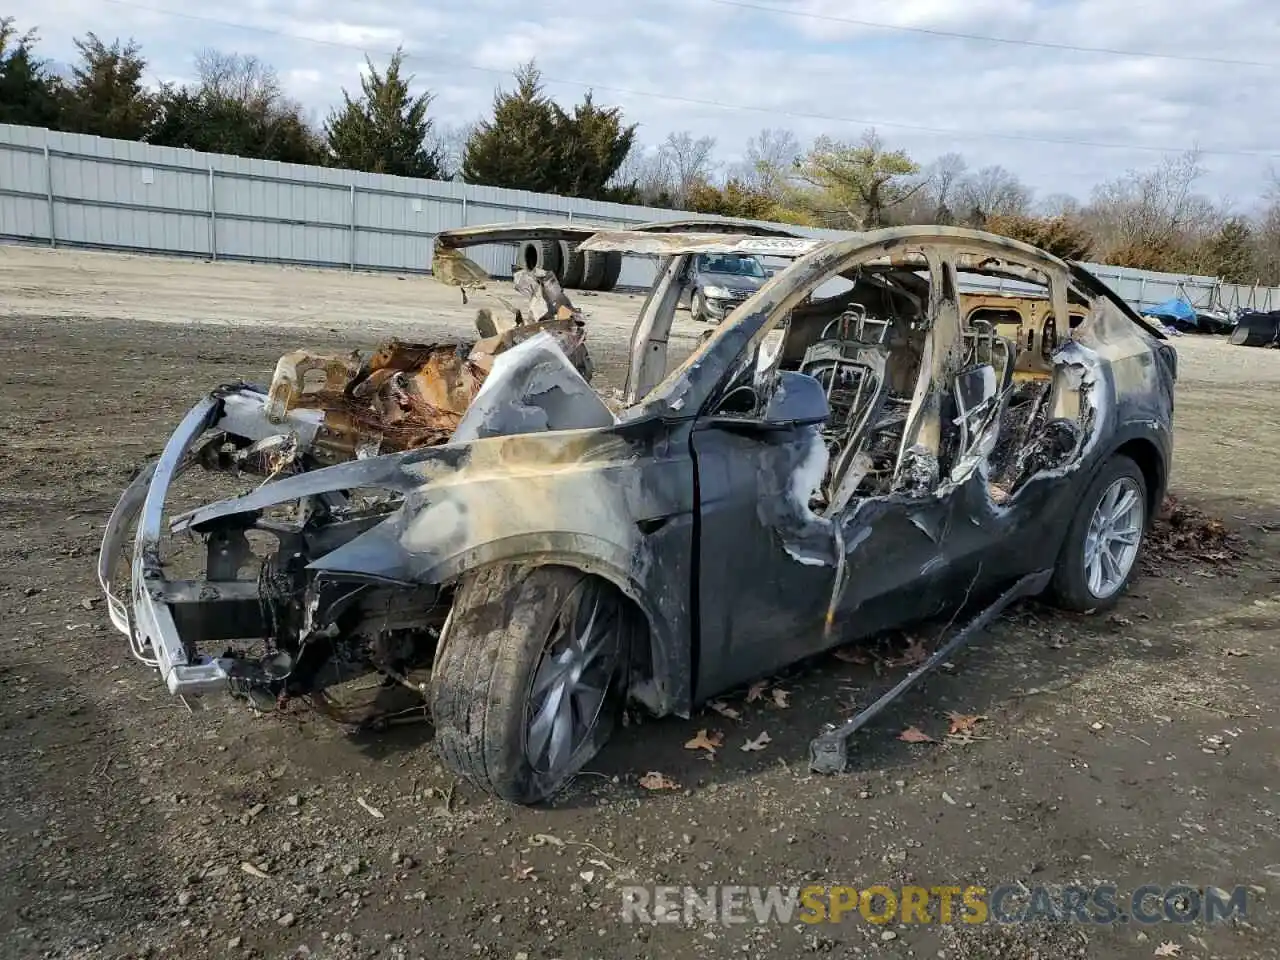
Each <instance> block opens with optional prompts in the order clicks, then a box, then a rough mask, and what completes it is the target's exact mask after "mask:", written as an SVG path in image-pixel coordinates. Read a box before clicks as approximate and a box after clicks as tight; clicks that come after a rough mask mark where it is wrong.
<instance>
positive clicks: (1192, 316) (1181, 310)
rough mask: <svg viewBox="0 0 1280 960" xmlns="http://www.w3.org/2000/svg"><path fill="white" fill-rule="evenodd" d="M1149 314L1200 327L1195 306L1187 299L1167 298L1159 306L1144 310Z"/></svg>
mask: <svg viewBox="0 0 1280 960" xmlns="http://www.w3.org/2000/svg"><path fill="white" fill-rule="evenodd" d="M1142 312H1143V313H1145V314H1146V315H1147V316H1150V317H1159V318H1160V319H1162V320H1172V321H1173V322H1174V323H1175V324H1177V323H1179V322H1181V323H1186V324H1190V325H1191V326H1192V327H1198V326H1199V325H1200V324H1199V321H1198V319H1197V318H1196V311H1195V307H1193V306H1191V304H1189V303H1187V301H1185V300H1180V299H1178V298H1176V297H1175V298H1174V299H1172V300H1166V301H1165V302H1164V303H1162V304H1160V305H1159V306H1155V307H1151V308H1150V309H1149V310H1143V311H1142Z"/></svg>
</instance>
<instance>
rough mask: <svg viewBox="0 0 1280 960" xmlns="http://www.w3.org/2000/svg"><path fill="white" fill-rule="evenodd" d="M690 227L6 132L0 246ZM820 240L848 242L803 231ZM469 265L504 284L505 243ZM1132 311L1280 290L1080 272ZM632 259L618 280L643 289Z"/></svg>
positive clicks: (283, 250)
mask: <svg viewBox="0 0 1280 960" xmlns="http://www.w3.org/2000/svg"><path fill="white" fill-rule="evenodd" d="M685 216H688V214H686V213H683V212H680V211H674V210H659V209H652V208H648V207H635V206H627V205H624V204H617V203H602V202H599V201H593V200H573V199H568V198H565V197H555V196H548V195H545V194H536V193H528V192H525V191H523V190H505V189H501V188H497V187H482V186H475V185H472V184H463V183H450V182H440V181H434V180H415V179H411V178H408V177H391V176H384V175H381V174H369V173H358V172H356V171H351V170H332V169H328V168H324V167H309V166H303V165H300V164H288V163H277V162H274V161H268V160H249V159H245V158H243V157H233V156H227V155H223V154H211V153H198V152H196V151H194V150H181V149H177V148H173V147H157V146H153V145H151V144H143V143H133V142H130V141H126V140H108V139H104V138H101V137H90V136H84V135H81V134H71V133H59V132H55V131H49V130H44V129H42V128H37V127H21V126H13V125H8V124H0V238H3V239H8V240H20V241H27V242H38V243H47V244H49V245H50V246H55V247H56V246H69V247H93V248H99V249H108V250H122V251H131V252H136V253H163V254H176V255H183V256H193V257H202V258H209V259H215V260H216V259H227V260H253V261H264V262H270V263H288V264H300V265H310V266H325V267H342V268H346V269H349V270H390V271H396V272H400V273H409V272H425V271H427V270H429V269H430V264H431V250H432V240H433V239H434V237H435V235H436V233H438V232H439V231H441V230H448V229H451V228H454V227H461V226H474V225H477V224H484V223H497V222H502V221H508V220H517V221H519V220H540V219H556V220H559V219H569V220H575V221H584V222H586V223H590V224H599V225H600V226H602V227H604V226H625V225H627V224H634V223H642V222H645V221H652V220H671V219H679V218H682V217H685ZM798 232H801V233H804V234H807V235H810V236H820V237H833V238H834V237H840V236H845V235H846V234H843V233H840V232H837V231H831V230H811V229H798ZM472 255H473V256H474V257H475V259H476V260H477V261H478V262H479V263H480V264H481V265H482V266H484V267H485V269H486V270H488V271H489V272H490V273H492V274H494V275H495V276H504V275H509V272H510V269H511V262H512V248H511V247H510V246H499V245H494V246H490V247H482V248H478V250H477V251H476V252H474V253H473V254H472ZM1086 266H1087V267H1089V269H1091V270H1092V271H1093V272H1094V273H1095V274H1096V275H1097V276H1098V277H1100V278H1101V279H1103V280H1104V281H1106V282H1107V283H1108V284H1110V285H1111V286H1112V287H1113V288H1114V289H1115V290H1116V291H1117V292H1118V293H1119V294H1120V295H1121V296H1122V297H1124V298H1125V299H1126V300H1128V301H1129V302H1130V303H1132V304H1134V305H1135V306H1138V307H1139V308H1140V309H1141V308H1142V307H1150V306H1153V305H1155V304H1157V303H1161V302H1163V301H1165V300H1168V299H1171V298H1173V297H1178V296H1181V297H1183V298H1184V299H1187V300H1188V301H1190V302H1191V303H1192V304H1193V305H1195V306H1196V307H1198V308H1201V309H1207V308H1213V307H1225V308H1231V307H1235V306H1241V307H1254V308H1257V309H1280V289H1276V288H1268V287H1257V286H1237V285H1232V284H1223V283H1219V282H1218V281H1217V280H1215V279H1214V278H1212V277H1190V276H1188V277H1183V276H1178V275H1175V274H1164V273H1149V272H1146V271H1141V270H1130V269H1126V268H1123V267H1111V266H1106V265H1102V264H1086ZM652 277H653V264H652V261H649V260H644V259H639V258H628V259H627V262H626V263H625V264H624V266H623V272H622V277H621V279H620V282H621V283H622V284H623V285H637V286H643V285H647V284H648V283H649V282H650V281H651V279H652Z"/></svg>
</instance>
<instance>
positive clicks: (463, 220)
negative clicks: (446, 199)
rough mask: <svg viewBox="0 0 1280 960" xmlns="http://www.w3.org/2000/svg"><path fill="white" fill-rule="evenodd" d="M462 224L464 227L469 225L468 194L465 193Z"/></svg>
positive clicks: (463, 196)
mask: <svg viewBox="0 0 1280 960" xmlns="http://www.w3.org/2000/svg"><path fill="white" fill-rule="evenodd" d="M462 225H463V226H464V227H465V226H466V225H467V195H466V194H465V193H464V194H463V195H462Z"/></svg>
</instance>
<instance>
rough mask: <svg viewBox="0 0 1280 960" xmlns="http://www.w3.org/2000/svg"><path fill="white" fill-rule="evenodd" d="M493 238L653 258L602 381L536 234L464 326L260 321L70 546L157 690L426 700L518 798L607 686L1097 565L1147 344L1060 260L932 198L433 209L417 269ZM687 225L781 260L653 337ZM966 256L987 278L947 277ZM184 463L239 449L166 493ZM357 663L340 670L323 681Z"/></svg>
mask: <svg viewBox="0 0 1280 960" xmlns="http://www.w3.org/2000/svg"><path fill="white" fill-rule="evenodd" d="M716 231H719V232H716ZM525 237H534V238H537V239H546V240H573V241H574V242H576V243H578V244H579V246H578V249H580V250H583V251H584V252H592V251H594V252H610V251H614V252H622V253H625V254H629V255H633V256H634V255H642V256H650V257H655V258H657V275H656V280H655V282H654V284H653V286H652V288H651V290H650V291H649V293H648V296H647V298H646V299H645V301H644V303H643V306H642V307H641V309H640V312H639V316H638V317H637V319H636V322H635V326H634V329H633V332H632V338H631V346H630V354H629V360H628V364H629V365H628V370H627V376H626V384H625V389H624V391H623V396H622V400H621V403H620V404H614V405H613V406H611V405H610V404H608V403H606V402H605V401H604V400H603V399H602V398H601V397H600V396H598V395H597V394H596V392H595V391H594V390H593V389H592V388H591V387H590V384H589V380H590V377H591V371H590V361H589V359H588V357H587V354H586V342H587V340H586V332H585V327H584V321H583V319H582V317H581V315H580V314H579V313H578V312H577V311H576V309H575V308H574V307H573V305H572V304H571V303H570V302H569V301H568V299H567V298H566V297H565V296H564V294H563V292H562V291H560V289H559V287H558V285H557V284H556V283H555V280H554V278H553V277H551V276H550V275H547V274H545V273H542V272H541V271H520V272H518V273H517V276H516V286H517V289H518V290H519V291H520V292H521V293H523V294H524V295H525V296H527V297H528V299H529V302H530V304H531V306H529V307H523V308H521V310H520V311H519V314H520V315H519V317H518V318H517V319H518V320H519V322H518V323H517V322H515V321H514V320H512V319H511V318H509V317H501V318H499V317H497V316H495V315H494V314H493V313H491V312H489V311H487V310H481V311H480V316H479V317H478V321H477V327H478V332H479V333H480V334H481V338H480V339H479V340H477V341H476V342H474V343H471V344H454V345H439V344H437V345H405V344H391V345H388V346H387V347H386V348H385V349H383V350H380V351H378V352H377V353H375V354H374V355H373V356H371V357H368V358H355V359H352V358H341V357H338V358H334V357H327V358H326V357H316V356H312V355H309V354H296V355H295V354H291V355H289V356H288V357H285V358H282V360H281V362H280V366H279V367H278V368H277V371H276V377H275V378H274V380H273V382H272V384H271V385H270V386H268V387H266V388H263V387H255V386H251V385H246V384H232V385H227V386H223V387H220V388H218V389H216V390H214V391H212V392H211V393H210V394H208V395H207V396H205V397H204V398H203V399H201V400H200V401H199V402H198V403H197V404H196V405H195V406H194V407H193V408H192V409H191V411H190V412H189V413H188V414H187V415H186V417H185V418H184V419H183V421H182V423H181V424H180V425H179V426H178V428H177V430H176V431H175V433H174V434H173V436H172V437H171V439H170V440H169V442H168V444H167V445H166V447H165V449H164V451H163V453H162V454H161V456H160V457H159V459H158V460H157V461H155V462H154V463H152V464H150V465H148V466H147V467H146V468H145V469H144V470H143V471H142V472H141V473H139V475H138V476H137V478H136V479H135V480H134V481H133V483H132V484H131V486H130V487H129V488H128V490H126V491H125V493H124V495H123V497H122V498H121V501H120V504H119V505H118V506H117V508H116V510H115V512H114V513H113V515H112V517H111V519H110V521H109V524H108V528H107V531H106V535H105V538H104V543H103V549H102V553H101V556H100V559H99V576H100V579H101V580H102V584H103V588H104V590H105V591H106V593H107V595H108V598H109V605H110V611H111V618H112V621H113V622H114V624H115V625H116V626H117V627H118V628H119V629H120V630H121V631H122V632H124V633H125V634H126V635H127V636H128V637H129V638H130V643H131V645H132V647H133V650H134V652H135V654H136V655H137V656H139V657H140V658H142V659H143V660H144V661H146V662H148V663H150V664H152V665H154V666H155V667H157V668H158V670H159V672H160V674H161V676H162V677H163V678H164V680H165V682H166V684H167V685H168V688H169V690H170V691H171V692H173V693H175V694H185V693H198V692H202V691H206V690H213V689H219V688H225V687H228V686H230V687H231V688H232V689H234V690H237V691H239V692H242V693H245V694H246V695H249V696H252V697H255V698H256V699H257V700H259V701H260V702H262V703H264V704H267V703H272V702H279V701H280V700H283V699H288V698H293V697H301V698H306V699H308V700H309V701H310V702H311V703H312V704H313V705H314V706H315V707H316V708H317V709H320V710H322V711H324V712H326V713H328V714H330V715H331V716H334V717H335V718H336V719H339V720H342V721H344V722H353V723H357V722H363V721H368V720H370V719H376V718H379V717H387V716H394V715H395V714H396V713H398V712H400V711H403V710H415V711H417V712H418V713H419V714H422V713H423V712H424V711H426V712H428V713H429V715H430V717H431V720H432V722H433V724H434V726H435V736H436V744H437V748H438V750H439V753H440V755H441V757H442V758H443V760H444V762H445V763H446V765H447V766H448V767H449V768H450V769H451V770H453V771H455V772H457V773H458V774H460V775H463V776H465V777H467V778H469V779H470V780H472V781H474V782H476V783H478V784H480V785H482V786H483V787H484V788H486V789H487V790H489V791H491V792H493V793H495V794H496V795H498V796H500V797H503V798H506V799H509V800H512V801H516V802H522V803H531V802H537V801H539V800H542V799H544V798H546V797H547V796H548V795H550V794H551V793H552V792H554V791H555V790H557V789H558V788H559V787H561V786H562V785H563V784H564V783H566V782H567V781H568V780H569V779H570V778H572V777H573V775H574V774H575V773H576V772H577V771H578V770H580V769H581V767H582V765H583V764H584V763H586V762H587V760H589V759H590V758H591V757H592V756H593V755H594V754H595V753H596V752H597V750H598V749H599V748H600V746H601V745H602V744H603V743H604V741H605V740H606V738H607V737H608V735H609V733H610V731H611V729H612V728H613V725H614V721H615V719H616V718H617V716H618V715H619V711H620V710H621V708H622V707H623V706H624V705H625V704H627V703H628V702H630V703H634V704H638V705H641V706H642V707H644V708H645V709H647V710H648V711H650V712H652V713H654V714H657V715H659V716H661V715H667V714H675V715H678V716H688V715H690V713H691V712H692V711H693V710H694V709H695V707H696V706H697V705H698V704H700V703H701V702H704V701H705V700H707V699H708V698H711V697H713V696H716V695H718V694H720V693H722V692H724V691H726V690H729V689H731V688H734V687H736V686H739V685H741V684H744V683H746V682H749V681H751V680H753V679H756V678H758V677H761V676H765V675H768V674H770V673H771V672H774V671H776V670H777V669H779V668H781V667H783V666H786V665H788V664H791V663H793V662H796V661H798V660H801V659H804V658H807V657H810V656H812V655H815V654H819V653H821V652H823V651H824V650H827V649H830V648H832V647H834V646H837V645H842V644H846V643H849V642H852V641H855V640H858V639H859V638H865V637H869V636H871V635H873V634H876V633H878V632H881V631H884V630H886V629H889V628H893V627H900V626H903V625H905V624H907V623H908V622H911V621H914V620H920V619H927V618H929V617H932V616H936V615H939V614H943V613H946V612H954V611H955V610H956V609H957V607H958V606H959V605H960V604H961V602H962V601H963V600H964V599H965V598H969V597H972V598H983V597H1001V596H1003V597H1006V598H1008V597H1009V596H1012V595H1013V594H1014V593H1017V592H1021V593H1026V592H1038V591H1041V590H1044V591H1046V592H1047V594H1048V595H1049V596H1050V597H1051V598H1052V599H1053V600H1054V602H1056V603H1058V604H1060V605H1062V606H1064V607H1067V608H1070V609H1075V610H1082V611H1083V610H1095V609H1105V608H1106V607H1108V606H1109V605H1111V604H1112V603H1114V602H1115V601H1116V599H1117V598H1118V597H1119V596H1120V595H1121V594H1122V592H1123V591H1124V589H1125V587H1126V585H1127V583H1128V581H1129V579H1130V578H1131V576H1132V575H1133V572H1134V570H1135V566H1136V563H1135V560H1136V557H1137V555H1138V552H1139V550H1140V548H1141V545H1142V541H1143V536H1144V533H1145V531H1146V529H1147V526H1148V524H1149V522H1150V520H1151V518H1152V515H1153V513H1154V507H1155V505H1156V504H1158V503H1159V502H1160V500H1161V498H1162V495H1163V491H1164V488H1165V484H1166V480H1167V477H1168V473H1169V463H1170V457H1171V449H1172V447H1171V429H1172V411H1173V387H1174V380H1175V376H1176V354H1175V353H1174V351H1173V349H1172V348H1171V347H1170V346H1169V344H1168V343H1166V342H1164V337H1163V335H1162V334H1161V333H1160V332H1159V331H1158V330H1155V329H1153V328H1151V327H1150V326H1148V325H1147V324H1146V323H1145V322H1144V321H1143V320H1142V319H1141V318H1140V317H1138V316H1137V315H1136V314H1134V313H1133V311H1132V310H1131V309H1130V308H1128V307H1127V306H1126V305H1125V304H1124V303H1123V302H1122V301H1121V300H1119V299H1118V298H1117V297H1116V296H1115V295H1114V294H1113V293H1112V292H1111V291H1110V290H1109V289H1107V288H1106V287H1105V286H1104V285H1102V284H1101V283H1100V282H1099V281H1097V280H1096V279H1095V278H1094V277H1092V276H1091V275H1090V274H1088V273H1087V272H1085V271H1084V270H1082V269H1080V268H1078V267H1076V266H1074V265H1071V264H1068V263H1066V262H1064V261H1061V260H1059V259H1057V258H1055V257H1053V256H1051V255H1049V254H1047V253H1045V252H1043V251H1041V250H1038V249H1036V248H1034V247H1030V246H1027V245H1025V244H1022V243H1018V242H1015V241H1011V240H1007V239H1004V238H1001V237H997V236H993V235H989V234H985V233H981V232H977V231H971V230H961V229H955V228H944V227H904V228H895V229H887V230H879V231H875V232H869V233H865V234H860V235H857V236H854V237H852V238H850V239H846V240H840V241H834V242H833V241H820V240H813V239H807V238H803V237H795V236H787V235H785V234H783V233H782V232H781V231H779V232H777V233H776V234H774V235H769V236H766V235H763V234H762V233H761V232H759V231H757V230H756V228H754V227H738V228H735V227H733V226H732V225H726V224H720V225H718V226H711V225H705V224H687V225H683V226H677V227H671V228H668V229H660V228H654V229H650V230H629V231H601V232H592V231H591V230H590V229H589V228H583V227H581V226H579V225H545V226H537V225H529V224H519V225H498V226H492V227H483V228H468V229H467V230H460V231H449V232H446V233H444V234H441V235H440V238H439V239H438V241H437V252H436V257H437V260H436V267H435V272H436V275H437V279H440V280H443V281H445V282H449V283H453V284H456V285H458V286H461V287H463V288H464V290H465V289H468V288H472V289H474V288H477V287H480V286H483V285H484V283H485V279H486V278H485V275H484V271H483V270H481V269H480V268H479V267H478V266H477V265H476V264H475V263H473V262H472V261H470V260H468V259H467V258H466V257H465V256H464V255H463V254H462V250H463V249H465V248H466V247H467V246H469V245H472V244H479V243H488V242H496V241H507V240H513V239H516V238H525ZM707 253H712V254H729V255H745V256H769V257H781V258H786V259H788V260H790V261H791V263H790V266H789V267H787V268H786V269H783V270H781V271H779V272H778V273H776V274H775V275H774V276H773V277H771V278H770V279H769V280H768V281H767V282H766V283H765V284H764V285H763V286H762V287H761V289H760V290H759V291H758V292H757V293H755V294H754V295H752V296H751V297H750V298H749V299H748V300H747V301H746V302H744V303H743V304H741V305H740V306H738V307H737V308H736V309H734V310H733V311H732V313H731V314H730V315H729V316H728V317H727V318H726V319H725V321H724V322H723V323H721V324H720V325H718V326H717V327H715V328H714V330H712V331H709V335H708V336H707V337H706V338H704V340H703V341H701V342H700V343H699V345H698V347H697V348H696V349H695V350H694V351H693V353H692V354H691V355H689V356H688V357H687V358H685V359H684V360H683V362H681V363H680V364H678V365H673V366H670V368H669V364H668V342H669V339H670V335H671V328H672V322H673V317H674V315H675V310H676V305H677V302H678V301H679V299H680V297H681V295H682V293H683V292H684V291H682V289H681V278H682V276H686V275H687V270H686V267H687V263H688V258H690V257H694V256H698V255H701V254H707ZM993 278H994V279H997V280H999V281H1000V282H1001V283H1008V284H1012V285H1014V286H1015V287H1018V288H1019V289H1021V290H1022V291H1023V293H1022V294H1020V299H1019V300H1018V301H1017V302H1016V303H1014V302H1009V303H1002V302H1000V301H999V300H998V299H993V298H992V297H990V296H983V295H981V294H974V293H972V292H967V291H968V290H969V288H970V286H971V284H972V282H973V281H974V280H975V279H976V280H978V281H981V282H989V281H991V280H992V279H993ZM833 285H834V286H836V287H838V288H839V289H838V290H837V292H835V293H834V294H830V295H826V294H825V293H824V291H827V290H828V289H829V288H831V287H832V286H833ZM1028 304H1032V306H1028ZM195 466H203V467H205V468H207V469H209V470H212V471H215V472H228V471H229V472H231V473H232V474H233V475H235V476H240V477H245V478H249V479H251V480H252V482H253V484H254V486H253V488H252V489H251V490H249V491H248V492H245V493H241V494H240V495H238V496H233V497H230V498H225V499H220V500H216V501H215V502H212V503H206V504H203V505H201V506H199V507H197V508H195V509H191V510H186V511H182V512H176V515H171V514H173V513H174V512H173V511H172V510H169V509H166V497H167V496H168V490H169V487H170V485H171V483H172V482H173V481H174V479H175V477H176V476H177V475H178V474H180V473H182V472H184V471H186V470H188V469H189V468H192V467H195ZM131 535H132V537H133V546H132V551H131V552H130V549H129V546H128V542H129V538H130V536H131ZM166 535H180V536H185V537H194V538H196V540H197V542H198V543H199V544H202V545H203V550H204V551H205V554H204V557H203V570H202V571H200V572H199V574H198V575H197V576H195V577H193V578H191V579H180V578H178V577H177V576H175V575H174V574H173V573H172V572H170V571H167V569H166V566H165V561H164V559H163V558H162V556H161V552H160V547H159V544H160V542H161V540H162V538H163V537H165V536H166ZM126 564H127V565H128V569H127V571H124V570H123V568H124V567H125V565H126ZM118 568H120V569H118ZM122 572H125V573H127V575H126V576H120V573H122ZM1011 591H1013V592H1012V593H1011ZM988 609H990V608H988ZM250 651H252V653H250ZM355 678H365V680H366V681H367V680H368V679H369V678H372V680H373V683H372V685H371V686H370V685H369V684H368V683H367V682H366V683H365V687H364V691H365V694H366V696H365V699H364V700H363V701H359V702H355V703H352V702H351V701H348V700H344V699H343V698H342V697H341V696H339V695H338V694H337V693H335V691H338V690H340V689H341V688H342V687H343V685H344V684H348V683H350V682H352V681H353V679H355ZM370 691H371V692H370ZM845 732H847V731H845ZM840 733H841V731H829V732H828V734H827V738H828V739H827V742H828V744H829V743H830V742H831V739H832V737H833V736H835V735H836V734H840ZM815 743H816V741H815ZM828 759H829V758H828ZM818 766H819V767H820V768H825V769H833V768H838V764H832V763H826V764H825V765H823V764H820V765H818Z"/></svg>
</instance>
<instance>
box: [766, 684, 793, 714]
mask: <svg viewBox="0 0 1280 960" xmlns="http://www.w3.org/2000/svg"><path fill="white" fill-rule="evenodd" d="M769 695H770V696H772V697H773V705H774V706H775V707H782V708H784V709H785V708H787V707H789V706H791V703H790V701H791V691H790V690H780V689H779V688H777V687H774V688H773V689H772V690H770V691H769Z"/></svg>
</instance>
